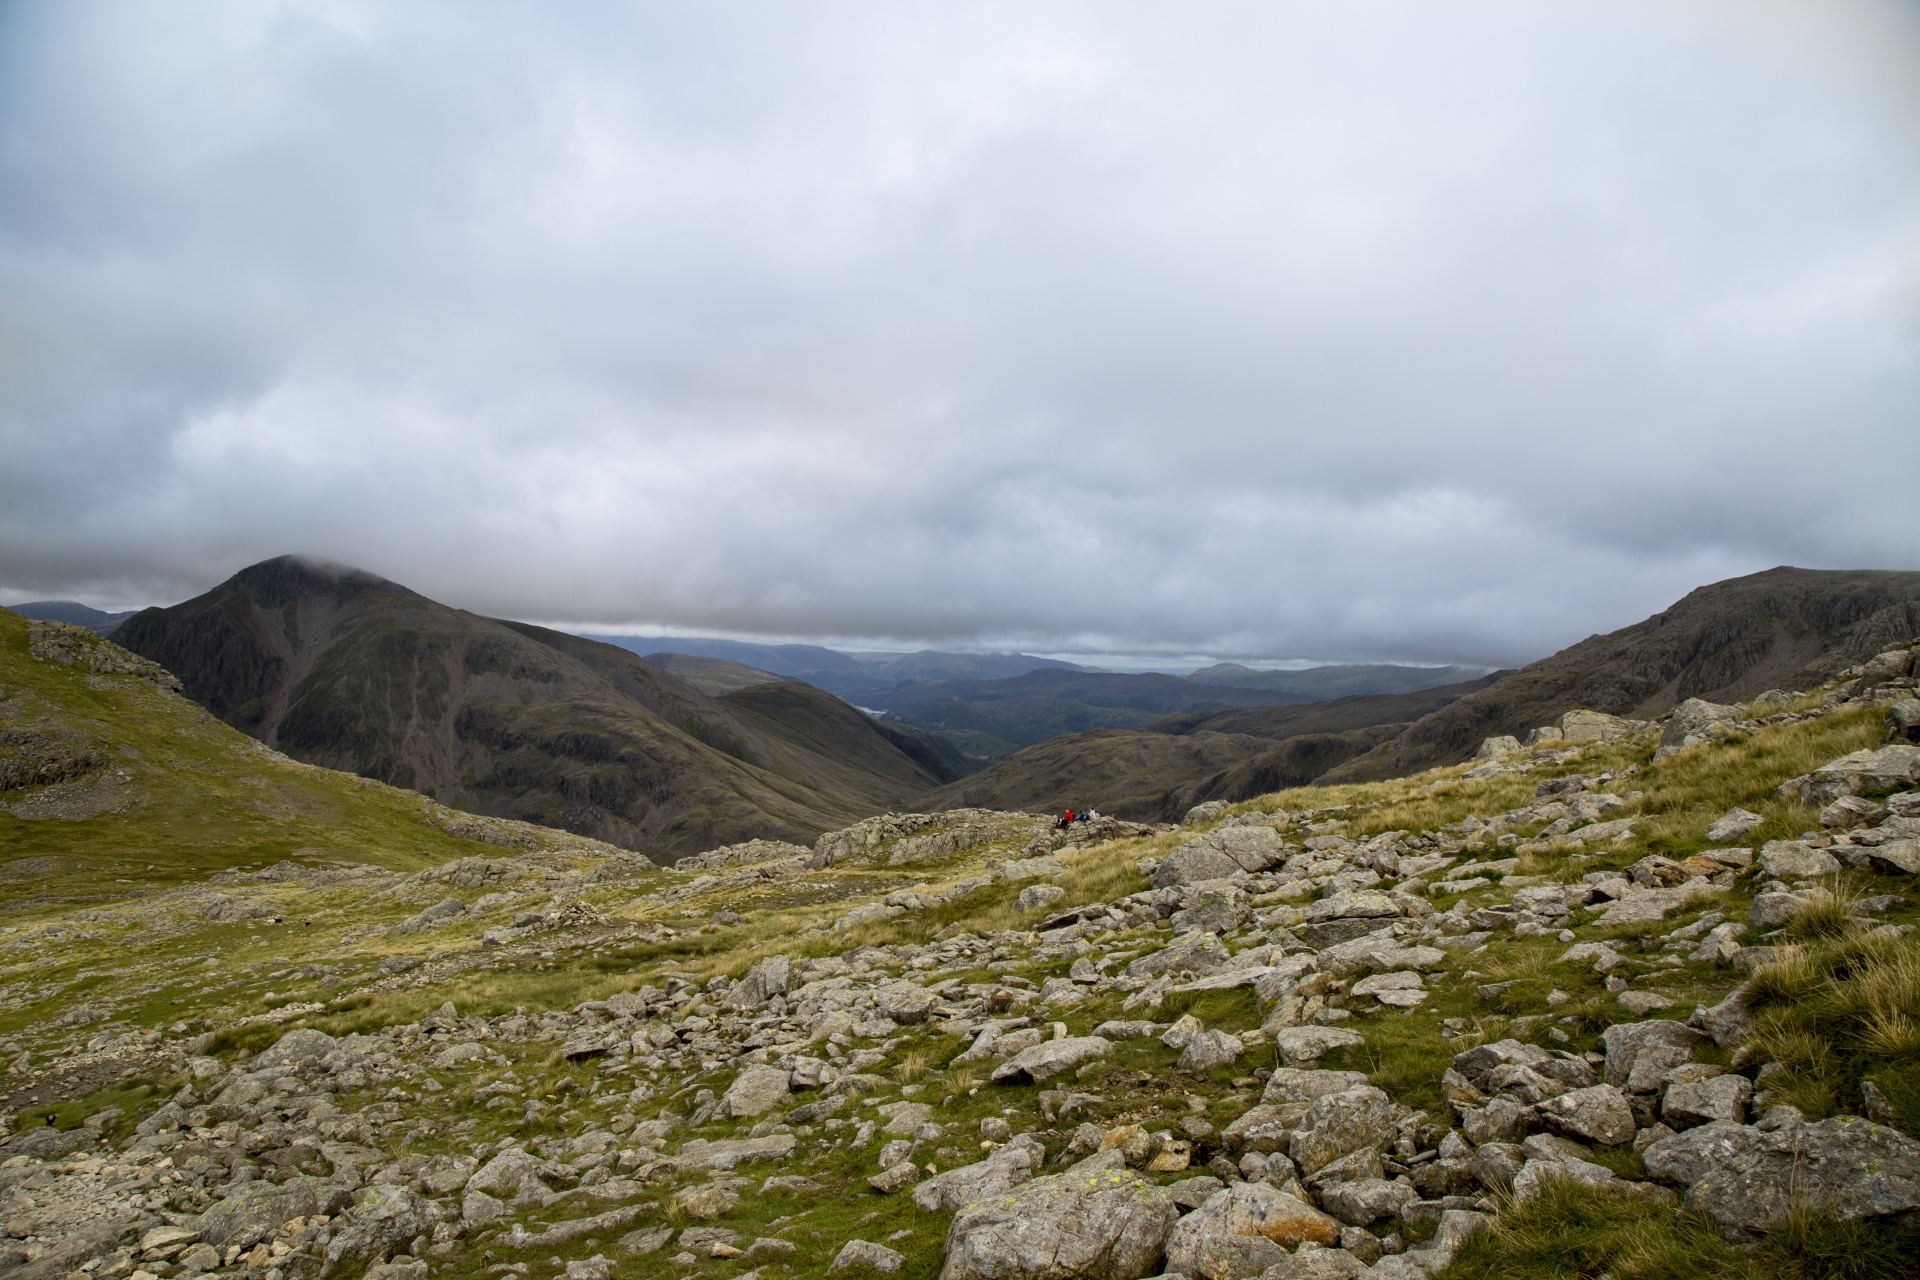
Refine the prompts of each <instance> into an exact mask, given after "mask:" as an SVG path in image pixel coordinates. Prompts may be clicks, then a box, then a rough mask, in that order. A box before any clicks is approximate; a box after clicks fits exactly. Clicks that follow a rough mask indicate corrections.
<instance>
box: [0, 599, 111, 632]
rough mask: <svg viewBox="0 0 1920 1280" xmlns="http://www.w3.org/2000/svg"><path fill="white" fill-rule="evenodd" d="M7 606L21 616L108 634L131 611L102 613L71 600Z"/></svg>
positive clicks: (30, 601)
mask: <svg viewBox="0 0 1920 1280" xmlns="http://www.w3.org/2000/svg"><path fill="white" fill-rule="evenodd" d="M7 608H9V609H11V610H13V612H15V613H17V614H19V615H20V616H21V617H23V618H32V619H34V620H36V621H39V622H71V623H72V624H73V625H74V626H76V627H88V628H91V629H92V630H94V631H97V632H99V633H100V634H101V635H103V636H104V635H107V634H110V633H111V632H112V631H113V629H114V628H116V627H118V626H119V625H120V624H121V623H122V622H124V621H125V620H126V619H128V618H131V617H132V616H133V611H132V610H128V611H127V612H125V613H103V612H101V611H100V610H99V609H94V608H91V607H89V606H87V605H84V604H76V603H75V602H73V601H72V600H29V601H28V602H27V603H25V604H10V605H8V606H7Z"/></svg>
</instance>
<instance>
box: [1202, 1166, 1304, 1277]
mask: <svg viewBox="0 0 1920 1280" xmlns="http://www.w3.org/2000/svg"><path fill="white" fill-rule="evenodd" d="M1306 1241H1312V1242H1313V1243H1315V1244H1319V1245H1334V1244H1338V1243H1339V1242H1340V1224H1339V1222H1337V1221H1335V1220H1334V1219H1333V1218H1331V1217H1329V1216H1327V1215H1326V1214H1324V1213H1321V1212H1320V1211H1319V1210H1318V1209H1315V1208H1314V1207H1313V1206H1312V1205H1310V1204H1307V1203H1306V1202H1305V1201H1303V1200H1299V1199H1296V1198H1295V1197H1293V1196H1290V1195H1288V1194H1287V1193H1286V1192H1284V1191H1281V1190H1280V1189H1279V1188H1277V1187H1274V1186H1271V1185H1269V1184H1268V1183H1264V1182H1241V1183H1236V1184H1235V1185H1233V1186H1231V1187H1228V1188H1227V1189H1226V1190H1224V1191H1220V1192H1216V1193H1215V1194H1214V1195H1213V1196H1211V1197H1210V1198H1209V1199H1208V1200H1207V1202H1206V1203H1205V1204H1203V1205H1201V1206H1200V1207H1199V1208H1198V1209H1196V1210H1194V1211H1193V1212H1192V1213H1190V1214H1188V1215H1187V1216H1186V1217H1184V1218H1182V1219H1181V1220H1180V1222H1179V1224H1178V1225H1177V1226H1175V1227H1174V1228H1173V1232H1172V1234H1171V1235H1169V1236H1168V1237H1167V1246H1166V1248H1167V1264H1166V1269H1167V1271H1168V1272H1169V1273H1175V1272H1177V1273H1179V1274H1182V1275H1186V1276H1192V1277H1196V1278H1197V1280H1246V1277H1251V1276H1257V1275H1259V1274H1260V1273H1261V1272H1263V1271H1265V1270H1266V1269H1267V1268H1268V1267H1271V1266H1274V1265H1275V1264H1277V1263H1279V1262H1281V1261H1283V1260H1284V1259H1285V1258H1286V1256H1287V1254H1286V1251H1287V1250H1289V1249H1293V1248H1296V1247H1297V1246H1299V1245H1300V1244H1302V1243H1304V1242H1306Z"/></svg>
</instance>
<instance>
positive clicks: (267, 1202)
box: [194, 1175, 353, 1249]
mask: <svg viewBox="0 0 1920 1280" xmlns="http://www.w3.org/2000/svg"><path fill="white" fill-rule="evenodd" d="M352 1199H353V1193H352V1192H351V1191H349V1190H347V1188H345V1187H343V1186H341V1185H340V1184H338V1183H336V1182H331V1181H327V1180H325V1179H321V1178H310V1177H306V1176H304V1175H303V1176H300V1177H294V1178H288V1179H287V1180H286V1181H285V1182H284V1183H281V1184H280V1185H278V1186H275V1185H274V1184H273V1183H271V1182H248V1183H242V1184H241V1185H240V1187H239V1189H238V1190H236V1191H234V1192H233V1194H231V1195H229V1196H228V1197H227V1198H226V1199H225V1200H222V1201H219V1202H218V1203H217V1204H215V1205H214V1206H213V1207H212V1208H210V1209H208V1210H207V1211H206V1212H205V1213H203V1214H201V1215H200V1216H199V1217H198V1218H197V1219H195V1220H194V1226H195V1228H196V1229H197V1230H198V1231H199V1232H200V1234H201V1236H202V1237H203V1238H204V1239H206V1240H207V1241H209V1242H210V1243H213V1244H217V1245H239V1246H240V1247H241V1248H243V1249H250V1248H252V1247H253V1246H254V1245H256V1244H259V1243H260V1242H261V1241H263V1240H269V1239H271V1238H272V1237H273V1233H274V1232H275V1231H278V1230H279V1229H280V1224H281V1223H283V1222H286V1221H288V1220H289V1219H292V1218H304V1217H308V1216H311V1215H313V1214H316V1213H325V1214H335V1213H339V1212H340V1211H341V1210H342V1209H343V1208H345V1207H346V1206H347V1205H348V1204H349V1203H350V1202H351V1201H352Z"/></svg>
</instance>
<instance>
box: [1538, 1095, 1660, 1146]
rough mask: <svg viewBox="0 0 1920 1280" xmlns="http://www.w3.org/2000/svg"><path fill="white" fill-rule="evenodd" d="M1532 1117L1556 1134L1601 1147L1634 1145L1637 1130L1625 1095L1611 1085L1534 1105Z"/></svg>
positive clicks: (1631, 1109)
mask: <svg viewBox="0 0 1920 1280" xmlns="http://www.w3.org/2000/svg"><path fill="white" fill-rule="evenodd" d="M1533 1111H1534V1114H1536V1115H1538V1116H1539V1117H1540V1119H1541V1121H1542V1122H1544V1123H1545V1124H1546V1126H1547V1127H1548V1128H1549V1129H1551V1130H1553V1131H1554V1132H1555V1133H1559V1134H1563V1135H1565V1136H1567V1137H1573V1138H1585V1139H1586V1140H1587V1141H1589V1142H1598V1143H1600V1144H1602V1145H1603V1146H1610V1147H1611V1146H1619V1145H1621V1144H1623V1143H1627V1142H1631V1141H1633V1135H1634V1131H1635V1130H1636V1129H1637V1128H1638V1127H1639V1126H1638V1125H1636V1124H1635V1123H1634V1120H1633V1107H1632V1106H1631V1105H1630V1104H1629V1103H1628V1101H1627V1095H1626V1094H1624V1093H1622V1092H1621V1091H1620V1090H1619V1089H1616V1088H1615V1087H1614V1086H1612V1085H1610V1084H1597V1085H1594V1086H1593V1087H1591V1088H1587V1089H1575V1090H1573V1091H1572V1092H1569V1093H1563V1094H1561V1095H1560V1096H1559V1097H1557V1098H1548V1099H1546V1100H1545V1101H1544V1102H1539V1103H1536V1104H1535V1105H1534V1107H1533Z"/></svg>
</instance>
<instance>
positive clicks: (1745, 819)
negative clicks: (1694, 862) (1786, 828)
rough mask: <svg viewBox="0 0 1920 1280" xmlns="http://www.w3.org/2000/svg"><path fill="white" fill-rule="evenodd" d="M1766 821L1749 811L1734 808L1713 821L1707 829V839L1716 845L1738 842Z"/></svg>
mask: <svg viewBox="0 0 1920 1280" xmlns="http://www.w3.org/2000/svg"><path fill="white" fill-rule="evenodd" d="M1765 821H1766V819H1765V818H1763V817H1761V816H1760V815H1759V814H1757V813H1754V812H1753V811H1752V810H1750V809H1742V808H1739V807H1738V806H1735V807H1734V808H1732V809H1729V810H1727V811H1726V812H1725V813H1723V814H1721V815H1720V816H1719V817H1718V818H1716V819H1714V821H1713V823H1712V824H1711V825H1709V826H1708V827H1707V839H1709V840H1711V841H1713V842H1714V843H1716V844H1724V843H1727V842H1729V841H1733V840H1740V839H1743V838H1745V837H1746V835H1747V834H1748V833H1749V832H1751V831H1753V830H1754V829H1755V828H1756V827H1758V826H1759V825H1760V824H1761V823H1762V822H1765Z"/></svg>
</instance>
